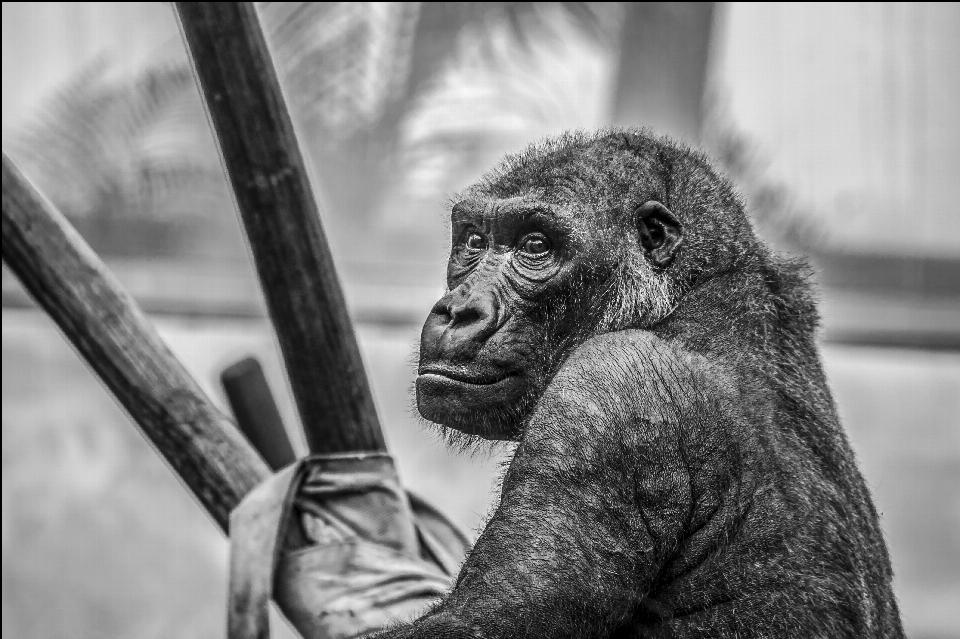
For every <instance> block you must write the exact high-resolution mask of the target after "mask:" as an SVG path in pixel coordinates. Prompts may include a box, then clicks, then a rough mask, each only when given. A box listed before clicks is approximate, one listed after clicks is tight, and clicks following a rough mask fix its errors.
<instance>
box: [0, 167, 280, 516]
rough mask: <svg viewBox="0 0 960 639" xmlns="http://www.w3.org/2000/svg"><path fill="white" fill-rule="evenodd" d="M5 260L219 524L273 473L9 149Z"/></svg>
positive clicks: (5, 187) (5, 170) (5, 185)
mask: <svg viewBox="0 0 960 639" xmlns="http://www.w3.org/2000/svg"><path fill="white" fill-rule="evenodd" d="M3 261H4V262H5V263H6V264H7V266H9V267H10V270H11V271H13V273H14V274H15V275H16V276H17V277H18V278H19V279H20V281H21V282H22V283H23V286H24V288H26V289H27V291H28V292H29V293H30V295H31V296H32V297H33V298H34V299H35V300H36V301H37V303H38V304H39V305H40V306H41V307H42V308H43V309H44V310H45V311H46V312H47V314H48V315H49V316H50V317H51V318H52V319H53V321H54V322H56V324H57V326H59V327H60V330H61V331H63V334H64V336H66V338H67V339H68V340H69V341H70V343H71V344H73V346H74V348H76V349H77V351H78V352H79V353H80V355H81V356H82V357H83V358H84V359H85V360H86V362H87V364H89V365H90V367H91V368H93V370H94V371H95V372H96V373H97V375H98V376H99V377H100V379H101V380H102V381H103V383H104V384H105V385H106V387H107V388H108V389H109V390H110V392H112V393H113V394H114V396H115V397H116V398H117V399H118V400H119V401H120V404H122V405H123V407H124V408H125V409H126V410H127V412H128V413H129V414H130V416H131V417H132V418H133V420H134V422H135V423H136V424H137V426H139V427H140V430H141V431H142V432H143V434H144V435H145V436H146V437H147V439H148V440H149V441H150V442H151V443H152V444H153V445H154V446H155V447H156V449H157V451H158V452H159V453H160V455H161V456H162V457H163V458H164V459H166V460H167V462H168V463H169V464H170V466H171V467H172V468H173V470H174V472H175V473H176V474H177V475H178V476H179V477H180V479H181V480H182V481H183V483H184V484H185V485H186V486H187V488H188V489H189V490H190V491H191V492H192V493H193V494H194V495H195V496H196V497H197V499H198V500H199V501H200V503H201V504H202V505H203V507H204V508H206V510H207V511H208V512H209V513H210V514H211V516H212V517H213V518H214V520H215V521H216V522H217V524H219V525H220V527H221V528H222V529H223V530H224V531H226V530H227V525H228V522H229V517H230V511H231V510H233V508H234V507H235V506H236V505H237V504H238V503H239V502H240V499H241V498H243V496H244V495H246V494H247V493H248V492H249V491H250V490H251V489H252V488H253V487H254V486H256V485H257V484H259V483H260V482H261V481H263V479H265V478H266V477H267V476H268V474H269V469H268V468H267V465H266V464H265V463H264V461H263V459H261V458H260V456H259V455H258V454H257V452H256V451H255V450H254V449H253V448H252V447H251V446H250V444H249V443H248V442H247V441H246V440H245V439H244V438H243V436H242V435H241V434H240V433H239V432H238V431H237V429H236V427H235V426H234V425H233V424H232V423H231V422H230V420H229V419H228V418H227V417H226V416H224V415H223V414H222V413H221V412H220V411H219V410H217V408H216V407H215V406H214V405H213V403H212V402H211V401H210V399H209V398H208V397H207V396H206V395H205V394H204V392H203V391H202V390H201V389H200V387H199V386H198V385H197V383H196V382H195V381H194V380H193V378H191V377H190V375H189V373H187V371H186V369H185V368H184V367H183V365H182V364H181V363H180V362H179V361H178V360H177V358H176V357H175V356H174V355H173V354H172V353H171V352H170V350H169V349H168V348H167V346H166V344H164V343H163V341H162V340H161V339H160V337H159V336H158V335H157V333H156V331H155V330H154V328H153V326H152V325H151V324H150V322H149V321H148V320H147V319H146V317H144V315H143V312H142V311H141V310H140V308H139V307H138V306H137V303H136V302H135V301H134V299H133V298H132V297H131V296H130V295H129V294H128V293H127V292H126V291H125V290H123V288H122V287H121V286H120V284H119V283H118V282H117V280H116V279H115V278H114V276H113V274H111V273H110V271H108V270H107V268H106V267H105V266H104V265H103V263H102V262H101V261H100V259H99V258H98V257H97V255H96V253H94V252H93V250H92V249H91V248H90V247H89V246H88V245H87V243H86V242H84V241H83V238H81V237H80V235H79V234H78V233H77V232H76V231H75V230H74V229H73V227H72V226H70V223H69V222H68V221H67V220H66V218H64V217H63V215H61V214H60V212H59V211H57V210H56V209H55V208H54V207H53V206H52V205H51V204H50V203H49V202H47V201H46V200H45V199H44V198H43V196H41V195H40V193H38V192H37V191H36V189H34V188H33V186H32V185H31V184H30V183H29V182H27V180H26V179H25V178H24V177H23V175H22V174H21V173H20V171H19V170H18V169H17V167H16V166H15V165H14V164H13V162H11V161H10V160H9V158H7V156H6V154H4V155H3Z"/></svg>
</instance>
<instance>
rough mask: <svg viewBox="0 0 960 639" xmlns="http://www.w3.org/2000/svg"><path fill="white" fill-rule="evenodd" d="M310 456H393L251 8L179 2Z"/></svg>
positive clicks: (247, 5)
mask: <svg viewBox="0 0 960 639" xmlns="http://www.w3.org/2000/svg"><path fill="white" fill-rule="evenodd" d="M176 7H177V12H178V14H179V17H180V24H181V28H182V30H183V34H184V37H185V39H186V41H187V45H188V48H189V50H190V54H191V57H192V59H193V65H194V70H195V71H196V75H197V78H198V80H199V83H200V87H201V89H202V92H203V95H204V98H205V101H206V104H207V109H208V111H209V114H210V119H211V120H212V122H213V127H214V130H215V132H216V137H217V140H218V143H219V145H220V151H221V154H222V156H223V161H224V165H225V166H226V170H227V174H228V176H229V178H230V182H231V184H232V186H233V191H234V194H235V195H236V199H237V205H238V207H239V209H240V217H241V218H242V220H243V225H244V228H245V230H246V235H247V240H248V242H249V244H250V248H251V249H252V251H253V256H254V260H255V262H256V267H257V274H258V275H259V278H260V284H261V287H262V288H263V293H264V296H265V297H266V301H267V308H268V309H269V312H270V317H271V319H272V320H273V325H274V327H275V329H276V331H277V335H278V338H279V342H280V350H281V352H282V354H283V358H284V362H285V364H286V368H287V374H288V376H289V379H290V385H291V387H292V389H293V395H294V398H295V399H296V403H297V408H298V409H299V413H300V418H301V421H302V423H303V426H304V429H305V431H306V439H307V444H308V446H309V447H310V450H311V452H346V451H361V450H384V449H385V447H386V446H385V443H384V439H383V434H382V432H381V430H380V422H379V420H378V418H377V413H376V408H375V407H374V403H373V398H372V395H371V393H370V388H369V386H368V383H367V378H366V375H365V373H364V370H363V362H362V360H361V359H360V351H359V348H358V347H357V343H356V338H355V336H354V332H353V326H352V325H351V323H350V318H349V316H348V315H347V310H346V305H345V303H344V299H343V293H342V292H341V290H340V284H339V282H338V280H337V276H336V272H335V270H334V265H333V261H332V259H331V257H330V250H329V247H328V246H327V240H326V237H325V235H324V232H323V228H322V227H321V224H320V217H319V212H318V209H317V204H316V201H315V199H314V196H313V192H312V191H311V188H310V181H309V179H308V177H307V172H306V170H305V168H304V162H303V158H302V156H301V154H300V149H299V146H298V145H297V139H296V137H295V135H294V130H293V123H292V121H291V119H290V114H289V113H288V111H287V107H286V104H285V102H284V99H283V94H282V92H281V90H280V83H279V81H278V79H277V74H276V71H275V69H274V66H273V63H272V61H271V58H270V53H269V51H268V49H267V43H266V40H265V39H264V35H263V32H262V30H261V28H260V22H259V19H258V18H257V13H256V9H255V8H254V6H253V3H249V2H178V3H176Z"/></svg>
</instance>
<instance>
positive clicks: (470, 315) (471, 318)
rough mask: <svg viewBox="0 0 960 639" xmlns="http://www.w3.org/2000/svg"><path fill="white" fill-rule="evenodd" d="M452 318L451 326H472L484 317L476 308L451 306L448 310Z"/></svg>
mask: <svg viewBox="0 0 960 639" xmlns="http://www.w3.org/2000/svg"><path fill="white" fill-rule="evenodd" d="M447 314H448V315H449V316H450V326H456V325H457V324H471V323H473V322H476V321H477V320H479V319H480V318H481V317H482V314H481V313H480V311H479V310H478V309H477V308H476V307H475V306H468V305H463V306H450V307H449V308H448V309H447Z"/></svg>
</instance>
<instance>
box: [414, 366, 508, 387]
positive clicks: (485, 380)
mask: <svg viewBox="0 0 960 639" xmlns="http://www.w3.org/2000/svg"><path fill="white" fill-rule="evenodd" d="M419 375H420V377H427V378H428V379H429V378H430V377H440V378H446V380H449V381H451V382H457V383H460V384H469V385H471V386H493V385H494V384H498V383H500V382H502V381H505V380H507V379H509V378H511V377H516V376H517V374H516V373H510V372H484V371H475V370H471V369H468V368H466V367H463V366H444V365H440V364H431V365H428V366H423V367H422V368H421V369H420V372H419ZM437 381H442V380H437Z"/></svg>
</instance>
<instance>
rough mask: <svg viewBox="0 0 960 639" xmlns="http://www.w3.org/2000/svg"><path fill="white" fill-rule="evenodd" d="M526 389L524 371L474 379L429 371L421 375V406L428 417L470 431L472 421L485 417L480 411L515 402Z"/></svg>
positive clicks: (421, 410)
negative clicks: (501, 377) (489, 378)
mask: <svg viewBox="0 0 960 639" xmlns="http://www.w3.org/2000/svg"><path fill="white" fill-rule="evenodd" d="M524 389H525V380H524V378H523V376H522V375H509V376H507V377H504V378H503V379H499V380H495V381H491V382H487V383H473V382H469V381H465V380H462V379H455V378H453V377H450V376H447V375H443V374H439V373H429V372H428V373H423V374H421V375H419V376H418V377H417V408H418V409H419V411H420V414H421V415H422V416H423V417H424V418H425V419H428V420H430V421H432V422H436V423H438V424H444V425H449V426H455V427H457V428H459V429H460V430H463V431H465V432H470V430H469V424H470V423H471V422H473V421H482V419H479V418H480V415H479V413H480V412H483V411H487V410H490V409H495V408H497V407H502V406H505V405H510V404H513V403H515V402H516V401H517V400H518V399H519V398H520V397H521V396H522V395H523V392H524ZM474 434H480V433H474Z"/></svg>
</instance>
